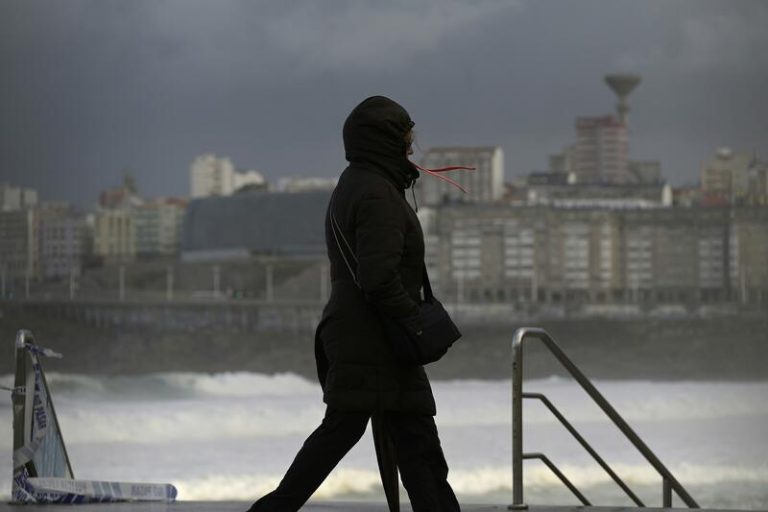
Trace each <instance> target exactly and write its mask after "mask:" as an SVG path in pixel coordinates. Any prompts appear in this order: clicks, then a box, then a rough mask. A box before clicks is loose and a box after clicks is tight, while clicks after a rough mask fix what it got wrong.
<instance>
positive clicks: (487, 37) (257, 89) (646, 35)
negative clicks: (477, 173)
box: [0, 0, 768, 203]
mask: <svg viewBox="0 0 768 512" xmlns="http://www.w3.org/2000/svg"><path fill="white" fill-rule="evenodd" d="M765 26H768V4H766V3H764V2H761V1H759V0H758V1H756V2H747V1H744V2H736V3H734V2H727V1H722V2H702V1H698V0H697V1H678V2H635V1H632V2H630V1H581V2H506V1H495V0H487V1H474V2H471V1H459V0H450V1H447V0H420V1H409V2H407V1H393V2H374V1H340V0H334V1H325V2H308V1H307V2H286V1H277V0H275V1H265V2H236V1H179V0H176V1H145V0H130V1H120V2H116V1H107V0H99V1H83V0H70V1H68V2H54V1H39V0H33V1H29V0H25V1H8V0H6V1H5V2H3V3H2V4H0V69H1V70H2V76H0V107H1V112H2V114H1V117H0V150H1V151H2V153H1V154H0V173H1V174H0V175H1V177H0V180H4V181H5V180H7V181H11V182H14V183H18V184H24V185H28V186H34V187H37V188H39V189H40V191H41V193H42V194H43V196H45V197H48V198H66V199H72V200H75V201H77V202H79V203H88V202H91V201H93V200H94V199H95V197H96V194H97V192H98V190H99V189H101V188H103V187H106V186H109V185H111V184H115V183H116V182H117V181H118V180H119V179H120V176H121V173H122V171H123V169H131V170H132V171H133V172H134V173H135V174H136V176H137V178H138V181H139V185H140V187H141V188H142V189H143V191H144V192H145V194H146V195H159V194H174V195H185V194H187V193H188V172H189V171H188V169H189V163H190V162H191V160H192V159H193V158H194V157H195V156H196V155H198V154H200V153H202V152H205V151H214V152H216V153H217V154H220V155H227V156H230V157H231V158H232V159H233V160H234V162H235V163H236V164H237V165H238V166H240V167H243V168H256V169H259V170H261V171H263V172H264V173H265V174H266V175H267V176H268V177H270V178H277V177H279V176H282V175H295V174H307V175H325V176H330V175H334V174H336V173H338V171H339V170H340V169H341V167H342V166H343V164H344V161H343V151H342V148H341V140H340V127H341V123H342V122H343V119H344V117H345V115H346V113H347V112H348V111H349V110H350V109H351V108H352V107H353V106H354V105H355V104H356V103H357V102H358V101H360V100H361V99H362V98H364V97H366V96H368V95H371V94H388V95H391V96H393V97H395V98H396V99H398V100H399V101H400V102H402V103H403V104H404V105H405V106H406V107H407V108H408V109H409V110H410V111H411V113H412V115H413V117H414V119H415V120H416V122H417V129H418V136H419V143H420V145H421V146H422V147H424V148H426V147H428V146H430V145H437V144H500V145H502V146H503V148H504V149H505V152H506V162H507V175H508V178H511V177H513V176H514V175H520V174H523V173H525V172H528V171H530V170H532V169H541V168H543V167H544V166H545V165H546V155H547V153H550V152H553V151H556V150H559V149H561V148H562V147H564V146H566V145H568V144H570V143H571V142H572V140H573V138H574V133H573V120H574V117H575V116H577V115H594V114H602V113H608V112H611V111H612V110H613V108H614V103H615V99H614V98H613V96H612V94H611V93H610V91H609V90H608V89H607V88H606V87H605V86H604V85H603V84H602V75H603V74H604V73H606V72H609V71H614V70H628V71H636V72H639V73H641V74H643V77H644V81H643V83H642V84H641V86H640V87H639V88H638V90H637V91H636V92H635V93H634V94H633V95H632V97H631V98H630V103H631V105H632V107H633V110H632V112H631V114H630V121H631V125H632V132H633V133H632V137H633V138H632V144H633V147H632V153H633V156H634V157H636V158H646V157H647V158H658V159H661V160H662V163H663V165H664V170H665V174H666V175H667V176H668V177H669V178H670V179H671V181H673V182H681V181H694V180H695V179H696V178H697V173H698V165H699V163H700V162H701V161H703V160H705V159H706V158H708V157H709V156H710V154H711V152H712V151H713V150H714V148H715V147H717V146H718V145H722V144H729V145H732V146H734V147H736V148H739V149H747V150H758V151H759V152H761V153H762V154H763V155H766V154H768V151H767V150H768V147H766V134H768V127H767V126H766V119H768V107H766V105H768V102H766V101H765V91H766V90H768V61H767V60H766V59H768V57H766V55H768V52H766V51H765V50H766V48H768V36H766V32H768V31H765V30H764V27H765Z"/></svg>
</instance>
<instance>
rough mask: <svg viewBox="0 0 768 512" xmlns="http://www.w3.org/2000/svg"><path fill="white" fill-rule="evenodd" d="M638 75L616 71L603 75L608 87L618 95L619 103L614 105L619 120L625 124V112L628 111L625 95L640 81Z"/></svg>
mask: <svg viewBox="0 0 768 512" xmlns="http://www.w3.org/2000/svg"><path fill="white" fill-rule="evenodd" d="M640 80H641V77H640V75H632V74H629V73H616V74H612V75H606V76H605V83H606V84H608V87H610V88H611V90H612V91H613V92H614V93H616V96H618V97H619V103H618V104H617V105H616V112H618V114H619V122H620V123H621V124H623V125H625V126H626V124H627V113H628V112H629V104H627V97H628V96H629V93H631V92H632V91H633V90H634V88H635V87H637V85H638V84H639V83H640Z"/></svg>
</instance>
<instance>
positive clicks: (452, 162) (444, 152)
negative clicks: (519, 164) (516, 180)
mask: <svg viewBox="0 0 768 512" xmlns="http://www.w3.org/2000/svg"><path fill="white" fill-rule="evenodd" d="M421 166H422V167H425V168H427V169H438V168H441V167H449V166H464V167H474V168H475V170H474V171H454V172H449V173H447V174H446V177H449V178H450V179H452V180H454V181H456V182H457V183H459V184H460V185H461V186H462V187H464V188H465V189H466V190H467V193H466V194H464V193H462V192H461V190H458V189H456V188H455V187H454V186H452V185H451V184H450V183H447V182H445V181H443V180H441V179H439V178H436V177H434V176H429V175H428V174H426V173H422V175H421V178H420V179H419V181H418V183H417V185H416V187H417V190H419V194H420V201H421V202H422V203H423V204H425V205H434V204H439V203H442V202H451V201H462V202H468V203H490V202H494V201H497V200H499V199H501V197H502V196H503V195H504V153H503V152H502V150H501V148H500V147H498V146H480V147H459V146H451V147H437V148H431V149H429V151H427V152H426V154H425V155H424V158H423V159H422V161H421Z"/></svg>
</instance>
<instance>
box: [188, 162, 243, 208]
mask: <svg viewBox="0 0 768 512" xmlns="http://www.w3.org/2000/svg"><path fill="white" fill-rule="evenodd" d="M190 178H191V195H192V198H193V199H195V198H198V197H208V196H228V195H230V194H232V192H234V191H235V166H234V164H232V160H230V159H229V158H218V157H217V156H216V155H214V154H213V153H206V154H204V155H201V156H198V157H197V158H195V160H194V161H193V162H192V165H191V166H190Z"/></svg>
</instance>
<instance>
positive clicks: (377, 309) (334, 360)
mask: <svg viewBox="0 0 768 512" xmlns="http://www.w3.org/2000/svg"><path fill="white" fill-rule="evenodd" d="M412 127H413V122H412V121H411V118H410V116H409V115H408V112H406V110H405V109H404V108H403V107H401V106H400V105H399V104H397V103H395V102H394V101H392V100H390V99H388V98H385V97H383V96H374V97H371V98H368V99H367V100H365V101H363V102H362V103H361V104H360V105H358V106H357V107H356V108H355V109H354V110H353V111H352V113H351V114H350V115H349V117H348V118H347V120H346V122H345V123H344V148H345V151H346V158H347V160H348V161H349V166H348V167H347V168H346V169H345V170H344V172H343V173H342V174H341V176H340V178H339V182H338V185H337V186H336V190H335V192H334V195H333V197H332V199H331V201H330V203H329V207H328V212H327V214H326V219H325V239H326V245H327V248H328V258H329V259H330V263H331V264H330V271H331V283H332V284H331V286H332V288H331V296H330V299H329V301H328V303H327V304H326V306H325V308H324V310H323V315H322V319H321V321H320V324H319V325H318V328H317V331H316V335H315V355H316V361H317V369H318V376H319V378H320V383H321V384H322V386H323V399H324V401H325V402H326V403H327V404H328V405H329V406H331V407H334V408H336V409H339V410H342V411H370V412H376V411H398V412H408V413H416V414H427V415H434V414H435V401H434V398H433V396H432V389H431V387H430V385H429V380H428V379H427V375H426V373H425V372H424V368H423V367H421V366H418V367H407V366H404V365H402V364H399V363H398V361H397V360H396V359H395V358H394V355H393V353H392V349H391V348H390V346H389V344H388V341H387V339H386V338H385V337H384V334H383V330H382V327H381V323H380V322H381V321H380V319H379V316H378V315H384V316H388V317H391V318H401V317H407V316H413V315H416V314H417V313H418V310H419V306H418V304H419V302H420V300H421V286H422V283H423V277H424V274H423V269H424V235H423V233H422V230H421V225H420V224H419V220H418V218H417V217H416V214H415V212H414V210H413V209H412V208H411V206H410V205H409V204H408V202H407V201H406V199H405V189H407V188H408V187H410V186H413V183H414V182H415V180H416V179H417V178H418V171H417V170H416V169H414V167H413V165H412V164H411V163H410V162H409V161H408V157H407V149H408V144H407V142H406V139H405V136H406V134H407V133H408V131H409V130H410V129H411V128H412ZM331 213H333V214H334V215H335V218H336V221H337V222H338V224H339V225H340V227H341V231H342V233H343V235H344V237H345V238H346V240H347V241H348V242H349V244H350V246H351V248H352V249H353V250H354V253H355V256H356V257H357V260H358V261H357V264H356V267H357V268H356V271H357V280H358V283H359V285H360V287H358V286H357V285H356V284H355V281H354V280H353V278H352V274H351V273H350V270H349V268H348V267H347V265H346V264H345V262H344V259H343V257H342V253H341V252H340V250H339V247H338V246H337V243H336V239H335V237H334V234H333V231H332V228H331ZM343 243H344V242H342V244H343ZM349 256H350V255H349V254H347V257H348V258H349ZM353 265H354V264H353Z"/></svg>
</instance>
